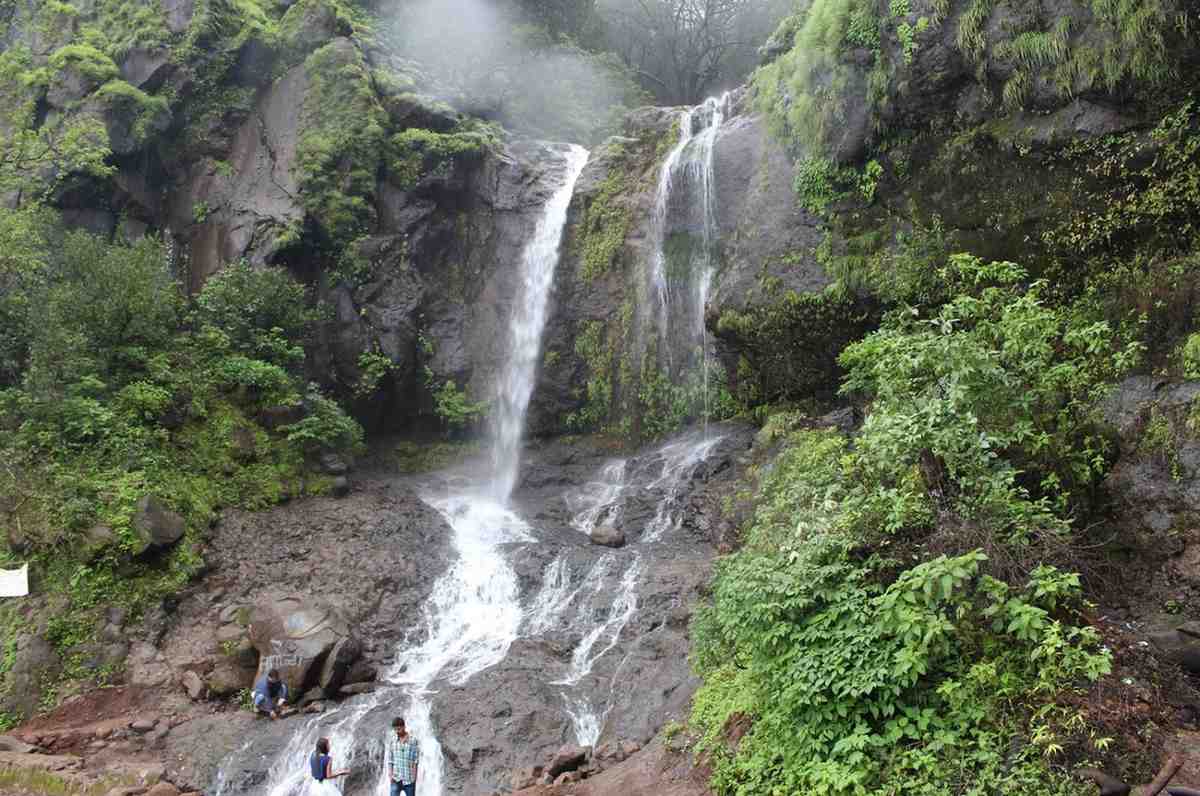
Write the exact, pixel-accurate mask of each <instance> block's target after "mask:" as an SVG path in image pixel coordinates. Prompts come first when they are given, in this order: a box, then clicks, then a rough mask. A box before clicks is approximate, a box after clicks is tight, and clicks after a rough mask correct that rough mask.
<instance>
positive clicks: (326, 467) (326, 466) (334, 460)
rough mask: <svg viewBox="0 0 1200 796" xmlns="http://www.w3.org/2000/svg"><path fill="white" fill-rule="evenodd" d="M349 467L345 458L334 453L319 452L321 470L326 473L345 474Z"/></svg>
mask: <svg viewBox="0 0 1200 796" xmlns="http://www.w3.org/2000/svg"><path fill="white" fill-rule="evenodd" d="M349 469H350V468H349V467H348V466H347V464H346V460H345V459H343V458H342V457H341V456H338V455H337V454H336V453H324V454H321V471H322V472H323V473H325V474H327V475H345V473H346V471H347V470H349Z"/></svg>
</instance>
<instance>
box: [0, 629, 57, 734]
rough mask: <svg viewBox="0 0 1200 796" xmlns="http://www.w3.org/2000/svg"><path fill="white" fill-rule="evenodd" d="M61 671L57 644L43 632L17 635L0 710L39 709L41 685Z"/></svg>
mask: <svg viewBox="0 0 1200 796" xmlns="http://www.w3.org/2000/svg"><path fill="white" fill-rule="evenodd" d="M61 672H62V659H61V658H59V657H58V652H56V651H55V649H54V645H53V644H51V643H50V642H49V641H47V640H46V639H45V638H43V637H42V636H40V635H32V634H25V635H20V636H17V639H16V648H15V651H14V653H13V656H12V666H11V668H9V670H8V674H7V675H6V676H5V678H4V681H5V686H6V687H5V689H4V692H3V693H0V713H10V714H13V715H16V716H24V717H29V716H32V715H33V714H34V713H36V712H37V711H38V709H39V706H40V703H41V699H42V688H43V684H45V683H52V682H54V681H55V680H56V679H57V677H58V675H59V674H60V673H61Z"/></svg>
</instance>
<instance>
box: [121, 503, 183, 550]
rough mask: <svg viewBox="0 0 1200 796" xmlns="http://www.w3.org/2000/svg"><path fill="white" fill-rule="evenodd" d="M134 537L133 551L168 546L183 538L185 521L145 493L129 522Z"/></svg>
mask: <svg viewBox="0 0 1200 796" xmlns="http://www.w3.org/2000/svg"><path fill="white" fill-rule="evenodd" d="M130 526H131V527H132V529H133V533H134V536H135V537H136V549H135V550H134V552H135V553H144V552H146V551H148V550H157V549H163V548H166V547H170V546H171V545H173V544H175V543H176V542H178V541H179V540H180V539H182V538H183V534H184V532H185V531H186V530H187V522H186V521H185V520H184V519H183V517H181V516H180V515H179V514H176V513H175V512H174V511H171V510H170V509H169V508H167V507H166V505H165V504H164V503H163V502H162V501H161V500H159V499H158V498H156V497H154V496H153V495H146V496H145V497H143V498H142V499H141V500H139V501H138V502H137V507H136V508H135V509H134V513H133V520H132V521H131V522H130Z"/></svg>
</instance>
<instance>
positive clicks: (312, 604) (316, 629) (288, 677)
mask: <svg viewBox="0 0 1200 796" xmlns="http://www.w3.org/2000/svg"><path fill="white" fill-rule="evenodd" d="M250 641H251V642H252V643H253V644H254V648H255V649H257V650H258V654H259V661H258V672H257V674H256V675H255V678H256V679H257V678H259V677H262V675H264V674H265V673H266V672H268V671H269V670H271V669H278V670H279V675H280V677H281V678H282V679H283V681H284V682H285V683H287V685H288V688H289V689H290V690H291V691H292V693H293V694H301V693H303V692H304V691H307V690H308V689H309V688H312V687H313V686H315V685H317V684H318V683H319V682H320V680H321V679H323V677H322V675H323V671H324V669H323V667H324V665H325V662H326V659H327V657H328V656H329V655H330V654H331V653H332V652H333V651H334V650H335V648H339V646H340V649H341V650H342V653H341V654H343V655H350V653H351V652H354V653H355V654H353V656H352V658H357V657H358V653H359V651H361V646H360V645H359V644H358V642H357V641H355V640H352V639H351V634H350V626H349V624H348V623H347V621H346V620H345V618H343V617H342V616H341V615H340V614H339V613H338V612H337V611H335V610H334V609H333V608H331V607H329V606H326V605H323V604H321V603H319V602H317V601H315V600H311V599H309V598H307V597H304V596H302V595H298V594H292V595H286V596H281V597H278V598H267V599H263V600H260V601H259V602H258V603H256V604H255V606H254V609H253V610H252V611H251V614H250ZM334 658H335V662H334V664H333V665H332V668H331V669H330V673H329V678H328V680H329V682H330V683H336V684H337V685H340V684H341V683H340V682H339V681H338V680H337V673H338V671H339V666H340V665H339V664H338V663H337V662H336V658H337V656H336V655H335V656H334ZM350 663H353V659H351V660H349V661H348V662H345V663H344V664H341V665H344V666H349V665H350ZM340 671H342V673H343V674H342V676H343V677H344V671H345V670H344V669H340ZM335 690H336V688H335Z"/></svg>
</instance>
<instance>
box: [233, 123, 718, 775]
mask: <svg viewBox="0 0 1200 796" xmlns="http://www.w3.org/2000/svg"><path fill="white" fill-rule="evenodd" d="M722 107H723V103H722V102H721V101H717V100H710V101H709V102H708V103H705V105H703V106H700V107H699V108H696V109H693V110H692V111H688V112H686V113H685V115H684V118H683V120H682V122H681V136H680V141H679V143H678V144H677V145H676V146H675V148H674V149H673V150H672V151H671V153H670V155H669V157H668V158H667V160H666V162H665V163H664V165H663V167H662V179H661V181H660V185H659V202H658V207H657V209H656V211H655V212H656V219H655V220H654V224H655V229H656V230H658V231H659V232H661V230H662V229H665V223H666V215H667V209H666V208H667V203H668V201H669V199H670V197H671V192H672V190H673V188H672V186H673V184H674V183H675V181H677V180H678V178H679V177H680V175H683V176H684V177H686V181H687V182H688V183H689V184H690V185H691V186H695V187H698V188H699V189H700V190H699V197H697V198H698V199H699V203H700V205H701V212H702V213H703V219H704V223H703V226H704V229H705V230H706V232H705V235H706V236H707V235H708V234H710V232H711V224H710V222H711V219H712V215H713V211H712V209H711V199H712V197H711V192H712V190H713V189H712V139H713V137H714V136H715V132H716V127H717V126H718V125H719V124H720V120H721V113H722ZM694 114H702V115H703V116H704V126H703V127H702V129H701V131H700V132H699V134H697V135H695V136H694V135H693V132H692V131H693V121H692V116H693V115H694ZM563 157H564V161H565V166H564V181H563V183H562V185H561V186H560V187H559V188H558V189H557V190H556V191H555V192H554V194H553V195H552V196H551V197H550V199H549V201H548V202H547V203H546V205H545V207H544V210H543V214H542V217H541V218H540V220H539V222H538V224H537V228H536V230H535V231H534V234H533V236H532V238H531V239H530V241H529V242H528V244H527V245H526V248H525V251H524V255H523V258H522V262H521V263H520V269H521V270H520V281H519V283H518V284H519V292H518V295H517V296H516V299H515V302H514V307H513V309H512V315H511V320H510V328H509V338H508V343H507V348H506V349H505V351H506V355H507V361H506V362H504V363H503V364H502V366H501V368H500V370H499V375H498V377H497V385H496V400H495V404H494V406H495V409H494V412H493V416H492V427H493V440H492V449H491V469H490V475H489V476H488V477H485V478H476V479H475V480H473V481H472V480H471V479H469V478H467V477H465V476H464V477H459V478H456V479H452V480H450V481H447V482H443V484H442V485H441V486H440V487H434V486H430V487H429V488H428V489H427V490H426V491H425V493H424V494H423V495H422V499H423V500H424V501H425V502H427V503H428V504H429V505H430V506H432V507H433V508H435V509H436V510H437V511H438V512H439V513H440V514H441V515H442V516H443V517H444V518H445V520H446V521H447V523H448V524H449V525H450V527H451V528H452V529H453V540H452V543H453V548H454V553H455V555H456V560H455V562H454V563H453V564H452V565H451V567H450V569H449V570H448V571H447V572H446V573H445V574H444V575H442V576H441V578H440V579H439V580H438V581H437V583H436V585H435V586H434V589H433V593H432V595H431V596H430V598H429V600H428V602H427V604H426V605H425V606H424V608H423V613H422V617H421V620H420V621H419V622H418V623H417V624H418V626H419V633H418V635H416V636H415V637H416V638H420V639H423V640H422V641H421V642H420V643H418V644H404V643H401V644H400V646H399V648H398V649H397V650H396V653H395V657H394V660H393V663H392V665H391V666H390V668H389V669H388V670H387V671H386V673H385V674H384V675H383V678H382V679H383V680H384V681H385V683H386V686H387V687H385V688H382V689H380V690H378V691H376V692H374V693H371V694H367V695H363V696H359V697H355V698H352V699H349V700H347V701H345V702H344V703H342V704H341V705H340V706H339V707H338V708H337V709H336V710H333V711H329V712H327V713H325V714H321V715H317V716H314V717H311V718H304V719H296V720H295V721H296V727H295V730H294V732H293V733H292V734H291V736H290V738H289V740H288V743H287V744H286V747H285V748H284V749H283V750H282V751H281V752H279V753H278V754H277V755H276V756H275V758H274V759H273V761H272V762H271V763H270V764H269V771H268V774H267V777H266V782H264V783H260V784H259V785H258V786H257V787H255V788H254V789H253V792H254V793H263V794H268V796H298V795H299V794H303V793H305V792H306V790H307V789H308V787H309V784H308V783H309V782H310V781H311V779H310V777H309V776H308V773H307V765H306V761H307V759H308V755H309V753H310V752H311V750H312V748H313V746H314V744H315V742H316V740H317V738H319V737H322V736H325V737H328V738H329V739H330V742H331V745H332V747H333V750H334V758H335V760H336V761H337V765H338V766H339V767H347V768H351V769H355V768H358V769H363V768H367V769H369V770H371V771H372V772H374V773H372V774H371V776H370V783H373V784H369V785H368V786H367V788H368V789H369V790H370V792H372V793H375V794H378V796H385V794H387V793H388V782H387V776H386V772H385V771H383V770H382V765H381V762H382V760H381V758H382V743H383V740H384V739H383V737H381V736H380V734H379V732H378V731H377V730H376V731H374V732H372V731H370V730H369V729H368V728H367V726H366V725H367V724H370V723H371V722H368V721H367V718H368V717H369V716H371V715H372V714H373V713H377V712H379V711H384V710H387V711H389V715H390V714H391V713H393V712H394V713H402V714H403V715H404V716H405V718H406V721H407V724H408V727H409V729H410V731H411V732H412V733H413V734H414V735H415V736H416V737H418V738H419V739H420V740H421V744H422V746H421V749H422V753H421V764H420V772H421V774H420V782H419V791H420V793H421V794H422V796H440V794H442V793H444V792H445V789H446V783H445V770H444V760H443V751H442V746H441V744H440V743H439V740H438V722H437V717H436V716H435V715H433V709H432V707H431V696H432V695H434V694H435V693H436V692H437V691H438V690H439V689H440V688H442V687H445V686H454V685H459V684H462V683H465V682H466V681H467V680H469V679H470V678H471V677H472V676H474V675H476V674H479V673H480V672H482V671H484V670H486V669H488V668H490V667H493V666H495V665H497V664H499V663H501V662H502V661H504V659H505V657H506V655H507V654H508V653H509V650H510V647H511V646H512V644H513V643H514V642H516V641H517V640H518V639H520V638H537V637H540V636H541V635H542V634H545V633H547V632H548V631H550V630H551V629H552V628H559V629H561V628H562V626H563V625H564V624H569V625H570V628H569V630H570V631H571V633H570V637H571V638H577V642H576V643H575V646H574V649H573V650H572V651H571V653H570V657H569V660H568V661H566V663H565V665H564V666H563V668H562V670H560V671H547V672H545V673H544V676H545V682H546V683H548V684H549V685H551V686H553V687H555V688H557V689H559V690H560V694H561V699H562V708H561V709H562V710H563V711H564V713H565V715H566V716H567V717H569V720H570V724H571V726H572V727H573V731H574V736H575V737H574V740H575V741H576V742H577V743H579V744H580V745H594V744H595V743H596V742H597V741H598V739H599V738H600V736H601V733H602V731H603V729H604V726H605V722H606V720H607V718H608V714H609V711H610V709H611V707H612V697H613V691H614V689H615V688H616V687H617V674H612V675H611V676H610V679H609V682H608V683H607V684H603V683H601V684H600V685H599V686H597V684H596V682H595V678H594V677H589V675H591V673H592V670H593V667H594V666H595V664H596V663H597V662H598V661H599V660H601V659H602V658H604V657H605V656H606V655H610V654H613V651H614V649H615V648H616V647H617V646H618V641H619V639H620V636H621V633H622V631H623V630H624V629H625V627H626V625H627V624H628V623H629V622H630V620H631V618H632V617H634V615H635V614H636V612H637V610H638V588H639V583H640V581H641V579H642V577H643V574H644V572H645V567H646V566H648V563H647V560H646V556H645V551H646V550H647V549H648V548H649V547H650V546H653V545H655V544H659V543H661V542H662V540H663V539H664V538H665V537H667V536H668V535H669V534H670V533H671V532H672V531H673V530H674V529H676V528H678V526H679V523H680V522H681V518H682V513H683V508H684V507H683V501H682V498H683V497H684V496H685V493H686V491H687V487H688V484H689V482H690V479H691V478H692V476H693V474H694V472H695V470H696V467H697V466H698V465H699V464H700V463H702V462H703V461H704V459H705V458H706V457H707V456H708V455H709V453H710V452H711V451H712V450H713V448H714V446H715V445H716V444H717V443H718V442H719V441H720V438H719V437H715V436H711V435H709V434H708V433H707V431H705V432H702V433H697V432H693V433H692V434H690V435H686V436H684V437H682V438H679V439H677V440H675V441H673V442H670V443H668V444H665V445H663V446H662V447H660V448H658V449H657V450H654V451H652V452H650V453H647V454H643V457H642V459H643V462H645V461H649V462H650V466H651V470H650V472H654V471H657V472H656V473H655V474H654V475H653V476H652V477H650V478H649V479H648V481H646V482H644V483H640V484H635V483H631V482H630V481H629V469H630V468H629V466H628V465H629V462H627V461H626V460H624V459H616V460H612V461H610V462H608V463H607V464H605V465H603V466H602V467H600V468H599V471H598V472H597V473H596V474H595V476H594V479H593V480H591V481H589V482H587V483H585V484H583V485H582V486H580V487H578V488H575V489H571V490H568V491H566V492H565V493H564V494H563V495H562V498H561V499H562V500H563V502H564V503H565V505H566V507H567V509H568V511H569V512H570V514H571V522H570V524H571V527H572V528H573V529H574V530H575V531H577V532H579V533H581V534H588V533H590V532H591V531H592V530H593V529H595V528H596V527H598V526H599V525H600V524H602V523H614V522H616V521H618V520H619V519H620V518H621V513H622V511H623V505H624V501H625V499H626V498H627V496H628V495H629V494H630V493H631V492H632V491H635V490H642V491H643V493H644V494H650V495H653V500H654V505H655V510H654V514H653V516H652V517H650V519H649V520H648V521H647V523H646V525H645V527H644V528H643V529H642V531H641V533H640V535H638V536H637V537H636V538H635V540H634V541H633V543H631V544H630V545H629V546H627V547H624V548H621V549H614V550H607V549H605V550H604V551H603V552H601V553H599V554H598V555H597V557H595V559H594V561H592V562H591V563H590V566H588V567H586V571H578V570H577V569H575V568H576V567H577V566H578V562H577V561H576V562H572V560H571V559H570V558H569V557H567V556H564V555H559V556H557V557H556V558H554V559H553V560H552V561H551V562H550V563H549V564H548V565H547V567H546V570H545V572H544V573H543V576H542V580H541V585H540V589H539V590H538V592H537V593H536V594H535V595H533V597H532V599H530V600H528V601H527V604H524V605H523V604H522V600H521V594H520V589H519V585H518V577H517V574H516V573H515V572H514V570H513V568H512V566H511V565H510V563H509V560H508V558H507V551H508V550H511V549H512V547H513V546H514V545H516V546H519V545H531V544H536V543H537V538H536V534H535V529H534V528H533V527H532V526H531V525H530V521H528V520H526V519H525V518H523V517H521V516H519V515H518V513H517V509H516V508H514V507H513V506H511V505H510V496H511V494H512V492H513V489H514V487H515V485H516V484H517V481H518V469H519V464H520V449H521V438H522V434H523V431H524V423H525V414H526V411H527V408H528V405H529V400H530V396H531V393H532V391H533V386H534V379H535V377H536V373H537V366H538V362H539V359H540V354H541V338H542V333H543V328H544V326H545V322H546V315H547V302H548V297H549V294H550V290H551V287H552V284H553V280H554V272H555V268H556V267H557V265H558V261H559V249H560V246H561V240H562V235H563V229H564V227H565V223H566V218H567V211H568V207H569V204H570V201H571V197H572V192H573V190H574V186H575V183H576V181H577V179H578V178H579V176H580V173H581V172H582V170H583V168H584V166H585V164H586V162H587V158H588V153H587V152H586V150H583V149H581V148H579V147H574V146H572V147H568V148H565V149H564V152H563ZM659 216H661V217H659ZM656 234H658V233H657V232H656ZM657 243H658V256H657V259H656V261H655V264H654V280H655V285H656V286H660V292H659V294H658V299H659V306H660V310H661V312H662V313H663V314H662V317H661V323H662V327H661V328H662V330H664V331H665V330H666V329H667V328H668V323H669V321H670V318H669V314H670V303H671V302H670V298H669V294H668V281H669V280H668V279H667V276H666V273H665V268H666V266H665V263H664V257H663V255H662V250H663V246H662V240H661V235H660V240H658V241H657ZM709 244H710V241H709V240H708V239H707V237H706V240H705V245H706V247H707V246H708V245H709ZM706 256H707V255H706ZM699 276H700V279H699V280H698V281H697V282H696V284H695V286H694V294H693V295H692V296H690V297H689V299H688V304H689V305H691V306H692V307H693V308H694V307H695V304H696V302H699V306H700V310H699V312H693V313H690V314H693V315H695V318H693V319H692V320H691V321H690V322H692V323H698V324H699V327H698V334H699V335H700V336H701V337H702V335H703V301H704V300H705V298H706V293H707V289H708V288H707V285H708V281H709V280H710V279H711V264H710V263H708V262H707V260H706V261H705V263H704V264H703V267H702V269H701V272H700V274H699ZM695 333H696V331H695V330H693V331H692V332H690V333H689V336H694V334H695ZM614 595H615V596H614ZM622 665H624V661H622V663H621V664H619V665H618V666H617V667H616V672H617V673H619V672H620V669H621V666H622ZM585 685H586V686H588V687H585ZM374 726H376V727H378V722H375V723H374ZM242 751H245V750H244V749H243V750H242ZM231 781H232V778H231V777H230V776H229V774H228V772H227V771H226V770H225V769H224V768H223V769H222V770H221V771H220V772H219V774H218V777H217V781H216V782H215V783H214V792H215V794H216V796H228V794H234V793H245V792H249V791H245V790H241V789H240V788H241V787H242V786H234V785H232V784H231ZM358 781H359V782H362V780H361V779H359V780H358ZM359 790H360V791H362V786H359Z"/></svg>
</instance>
